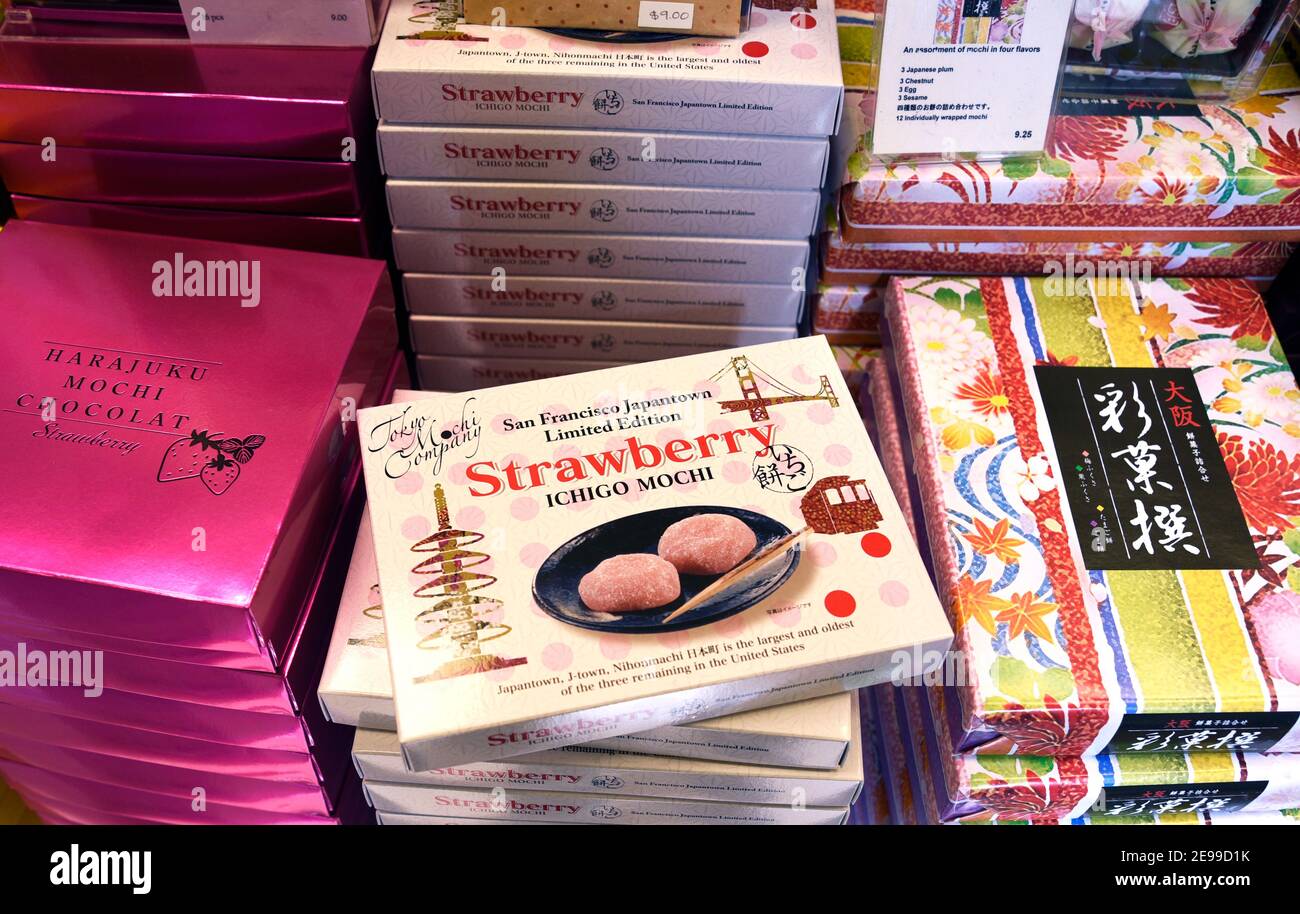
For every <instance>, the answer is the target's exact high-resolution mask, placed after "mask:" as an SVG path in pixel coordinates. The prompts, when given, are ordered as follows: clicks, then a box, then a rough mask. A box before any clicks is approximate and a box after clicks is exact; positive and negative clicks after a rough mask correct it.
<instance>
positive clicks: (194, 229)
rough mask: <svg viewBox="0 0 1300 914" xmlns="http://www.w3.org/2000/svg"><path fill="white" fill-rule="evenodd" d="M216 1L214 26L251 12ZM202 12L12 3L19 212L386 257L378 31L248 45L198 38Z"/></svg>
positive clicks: (3, 42) (13, 187)
mask: <svg viewBox="0 0 1300 914" xmlns="http://www.w3.org/2000/svg"><path fill="white" fill-rule="evenodd" d="M218 5H220V4H218ZM207 6H208V7H211V6H212V4H208V5H207ZM254 6H255V4H254ZM362 8H363V11H364V9H365V6H364V4H363V5H362ZM244 12H245V16H247V15H248V5H247V4H245V5H244ZM379 13H380V14H382V9H381V10H379ZM373 14H374V13H373V11H372V15H373ZM207 15H208V16H209V17H210V19H211V25H212V29H210V30H205V31H204V33H203V34H209V33H211V34H215V33H216V24H217V23H218V22H221V23H224V24H225V25H226V26H227V27H228V26H230V25H231V24H233V23H238V22H239V21H240V20H239V17H237V16H235V15H234V14H233V13H227V14H223V15H221V16H218V14H217V11H216V10H215V9H211V8H209V9H207ZM278 15H279V14H278V13H277V16H278ZM363 21H364V20H363ZM192 22H193V19H192V18H190V17H184V16H182V13H181V11H180V9H179V7H178V8H175V9H173V10H171V11H167V10H164V9H161V8H160V10H159V11H158V12H141V11H138V10H134V9H133V10H121V9H117V8H116V7H115V6H114V7H110V8H105V6H104V5H103V4H97V3H94V2H90V0H88V2H86V3H85V4H83V5H81V6H80V7H79V6H78V5H76V4H60V7H59V8H58V9H53V8H50V7H46V6H44V5H27V4H25V3H22V2H21V0H20V2H19V3H18V4H16V5H15V6H14V7H13V8H12V9H10V10H9V13H8V16H7V17H6V19H5V21H4V23H3V25H0V181H2V182H3V184H4V185H5V186H6V187H7V189H8V191H9V193H11V194H12V195H13V205H14V209H15V212H16V214H17V216H18V217H19V218H23V219H33V220H39V221H42V222H57V223H62V224H65V225H81V226H96V227H102V228H113V229H122V230H127V231H143V232H162V233H166V234H169V235H176V236H182V237H193V238H206V239H214V240H227V241H240V242H243V243H252V244H266V245H273V246H276V247H290V248H298V249H302V250H314V251H321V252H325V253H336V254H349V255H354V256H380V255H379V254H378V252H381V251H383V250H385V249H386V245H387V238H386V235H387V226H386V225H380V224H378V223H380V222H382V221H383V206H382V202H380V201H379V200H378V174H377V171H376V169H375V165H374V163H375V155H374V149H373V147H374V118H373V113H372V112H373V106H372V104H371V100H370V93H369V84H368V75H369V69H370V61H371V59H372V57H373V49H372V48H370V47H369V46H368V44H369V40H370V39H369V29H366V30H365V31H364V32H363V33H362V34H361V35H360V36H359V37H356V38H355V39H352V40H356V41H361V42H364V44H365V46H359V47H302V46H299V47H279V46H253V45H243V46H240V45H233V44H200V43H198V36H199V33H198V32H196V33H195V40H194V41H191V40H190V37H189V36H188V35H187V31H186V26H187V24H192ZM247 37H248V36H243V37H240V36H232V37H231V38H230V39H228V40H235V39H239V40H245V39H246V38H247ZM309 39H310V32H308V33H306V35H305V36H304V35H300V36H299V38H298V40H296V41H295V42H294V43H295V44H302V43H304V41H307V40H309ZM311 40H315V41H316V42H317V43H322V44H323V43H328V42H326V41H325V39H311Z"/></svg>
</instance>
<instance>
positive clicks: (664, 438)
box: [655, 425, 686, 447]
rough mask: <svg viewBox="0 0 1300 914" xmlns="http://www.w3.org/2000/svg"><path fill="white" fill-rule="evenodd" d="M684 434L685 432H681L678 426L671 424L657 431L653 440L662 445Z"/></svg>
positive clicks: (682, 436)
mask: <svg viewBox="0 0 1300 914" xmlns="http://www.w3.org/2000/svg"><path fill="white" fill-rule="evenodd" d="M685 436H686V433H685V432H683V431H682V430H681V429H680V428H679V427H677V426H676V425H671V426H669V427H668V428H665V429H661V430H660V431H659V434H657V435H655V440H656V441H658V442H659V446H660V447H663V446H664V445H665V444H667V443H668V442H669V441H675V440H677V439H679V438H684V437H685Z"/></svg>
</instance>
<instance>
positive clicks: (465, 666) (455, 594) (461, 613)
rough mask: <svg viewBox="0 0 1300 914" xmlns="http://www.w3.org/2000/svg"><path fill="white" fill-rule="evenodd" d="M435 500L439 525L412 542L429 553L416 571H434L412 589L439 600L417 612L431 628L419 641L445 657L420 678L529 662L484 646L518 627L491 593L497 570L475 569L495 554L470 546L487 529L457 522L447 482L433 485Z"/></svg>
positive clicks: (419, 623)
mask: <svg viewBox="0 0 1300 914" xmlns="http://www.w3.org/2000/svg"><path fill="white" fill-rule="evenodd" d="M433 503H434V511H435V512H436V513H437V520H438V529H437V530H435V531H434V532H433V533H431V534H430V535H429V536H426V537H425V538H424V539H422V540H420V541H419V542H418V543H416V544H415V545H414V546H412V547H411V551H412V552H415V553H417V554H419V553H428V554H429V557H428V558H427V559H424V560H423V561H421V562H420V563H419V564H417V565H416V566H415V567H414V568H412V569H411V572H412V573H413V574H416V575H424V576H428V577H429V580H428V581H425V582H424V583H423V584H421V585H420V586H419V587H417V588H415V590H414V591H413V594H412V595H413V596H415V597H416V598H417V599H420V600H432V601H434V602H433V603H432V604H431V605H430V606H428V607H427V608H425V609H422V610H420V611H419V612H417V613H416V614H415V622H416V625H417V627H418V628H419V629H420V630H421V631H422V632H424V633H425V634H423V636H422V637H421V638H420V640H419V641H418V642H417V644H416V647H418V648H420V649H421V650H426V651H432V652H433V656H434V657H435V658H436V659H437V660H438V661H440V662H438V665H437V666H436V667H435V669H434V670H433V671H432V672H430V673H426V674H425V675H423V676H417V677H416V678H415V681H416V682H417V683H423V682H433V681H435V680H439V679H453V678H455V677H457V676H470V675H473V674H475V673H486V672H488V671H489V670H500V669H505V668H506V667H512V666H522V665H523V664H526V663H527V662H528V658H526V657H499V656H497V655H496V654H491V653H487V652H485V651H484V650H483V645H484V644H486V643H487V642H489V641H495V640H496V639H498V638H503V637H505V636H506V635H508V634H510V632H511V631H512V629H511V628H510V626H509V625H506V624H505V623H504V622H502V621H500V618H501V615H502V610H503V606H504V604H503V603H502V602H501V600H499V599H498V598H496V597H493V596H491V595H490V594H488V593H486V591H488V590H490V589H491V588H492V585H493V584H495V583H497V578H496V576H495V575H491V574H486V573H484V572H480V571H474V570H473V569H474V568H476V567H477V566H479V565H483V564H485V563H487V562H489V561H491V560H492V556H491V555H489V554H488V553H486V552H476V551H474V550H473V549H470V548H469V547H470V546H473V545H475V544H476V543H481V542H482V541H483V540H484V538H485V537H484V535H483V534H482V533H479V532H478V531H476V530H462V529H458V528H456V527H454V526H452V523H451V511H450V509H449V508H448V507H447V495H446V493H445V492H444V491H443V488H442V486H441V485H435V486H434V487H433Z"/></svg>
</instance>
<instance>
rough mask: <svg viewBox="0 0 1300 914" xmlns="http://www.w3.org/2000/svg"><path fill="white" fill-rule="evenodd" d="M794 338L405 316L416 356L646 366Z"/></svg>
mask: <svg viewBox="0 0 1300 914" xmlns="http://www.w3.org/2000/svg"><path fill="white" fill-rule="evenodd" d="M798 335H799V330H798V328H797V327H794V326H789V327H740V326H735V325H732V326H726V325H720V324H668V323H648V322H646V323H632V322H620V321H560V320H555V321H550V320H548V321H532V320H524V319H510V318H504V317H473V318H471V317H436V316H432V315H427V314H415V315H412V316H411V345H412V346H413V347H414V348H415V351H416V352H417V353H420V354H421V355H492V356H506V357H509V358H541V359H607V360H609V361H614V362H646V361H653V360H655V359H666V358H672V357H674V356H681V355H691V354H693V353H697V352H711V351H713V350H717V349H731V348H734V347H736V346H752V345H756V344H760V343H772V342H776V341H778V340H789V339H794V338H795V337H796V336H798Z"/></svg>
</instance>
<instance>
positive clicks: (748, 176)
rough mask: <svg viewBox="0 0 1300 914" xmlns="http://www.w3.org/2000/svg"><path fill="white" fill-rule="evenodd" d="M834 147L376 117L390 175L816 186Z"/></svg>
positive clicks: (789, 140) (801, 140)
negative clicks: (401, 121)
mask: <svg viewBox="0 0 1300 914" xmlns="http://www.w3.org/2000/svg"><path fill="white" fill-rule="evenodd" d="M829 149H830V143H829V142H828V141H827V140H824V139H820V138H815V137H776V136H770V137H758V136H741V135H737V134H723V133H665V132H657V133H650V132H645V131H637V132H628V131H624V130H546V129H541V128H535V129H534V128H525V129H520V128H518V127H447V126H437V127H434V126H426V125H416V124H390V123H388V122H383V123H381V124H380V125H379V155H380V160H381V163H382V165H383V169H384V173H385V174H386V175H388V176H389V177H390V178H425V179H431V178H432V179H444V180H445V179H452V180H456V179H461V180H464V179H475V180H488V181H548V182H556V181H559V182H575V183H591V184H639V185H656V184H658V185H666V186H670V187H761V188H766V189H768V190H776V189H788V190H818V191H819V190H821V187H822V184H823V183H824V182H825V180H826V169H827V162H828V161H829Z"/></svg>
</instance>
